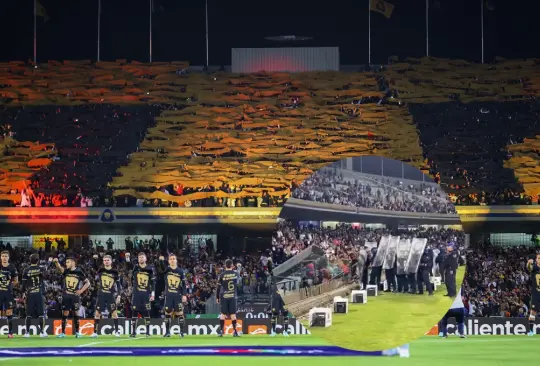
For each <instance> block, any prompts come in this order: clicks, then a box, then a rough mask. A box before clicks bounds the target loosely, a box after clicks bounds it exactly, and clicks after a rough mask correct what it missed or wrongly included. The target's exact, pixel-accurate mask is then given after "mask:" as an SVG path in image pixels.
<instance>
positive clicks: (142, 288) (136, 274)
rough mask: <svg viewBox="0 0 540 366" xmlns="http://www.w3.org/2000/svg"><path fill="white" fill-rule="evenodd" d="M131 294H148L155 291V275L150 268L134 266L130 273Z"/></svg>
mask: <svg viewBox="0 0 540 366" xmlns="http://www.w3.org/2000/svg"><path fill="white" fill-rule="evenodd" d="M132 275H133V277H132V282H133V292H134V293H135V292H142V293H146V294H150V293H152V292H154V291H155V289H156V274H155V271H154V268H153V267H151V266H146V267H141V266H139V265H136V266H135V268H133V272H132Z"/></svg>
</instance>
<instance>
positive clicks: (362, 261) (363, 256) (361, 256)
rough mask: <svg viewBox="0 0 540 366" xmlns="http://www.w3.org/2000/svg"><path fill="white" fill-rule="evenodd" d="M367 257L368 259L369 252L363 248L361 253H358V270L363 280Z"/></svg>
mask: <svg viewBox="0 0 540 366" xmlns="http://www.w3.org/2000/svg"><path fill="white" fill-rule="evenodd" d="M367 257H368V253H367V251H366V250H365V249H364V248H361V249H360V253H358V269H357V271H358V275H359V276H360V279H362V274H363V273H364V268H366V262H367Z"/></svg>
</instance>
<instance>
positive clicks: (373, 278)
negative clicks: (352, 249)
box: [369, 248, 382, 288]
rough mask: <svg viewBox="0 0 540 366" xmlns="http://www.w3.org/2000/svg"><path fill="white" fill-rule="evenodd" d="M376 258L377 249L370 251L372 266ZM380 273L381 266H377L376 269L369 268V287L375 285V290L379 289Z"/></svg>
mask: <svg viewBox="0 0 540 366" xmlns="http://www.w3.org/2000/svg"><path fill="white" fill-rule="evenodd" d="M376 256H377V248H373V249H371V264H373V261H375V258H376ZM381 272H382V265H381V266H377V267H371V273H370V276H369V284H370V285H376V286H377V288H379V284H380V283H381Z"/></svg>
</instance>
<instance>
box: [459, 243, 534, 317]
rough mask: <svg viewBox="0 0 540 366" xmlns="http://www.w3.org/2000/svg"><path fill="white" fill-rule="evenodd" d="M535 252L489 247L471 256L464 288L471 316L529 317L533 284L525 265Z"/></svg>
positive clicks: (523, 247)
mask: <svg viewBox="0 0 540 366" xmlns="http://www.w3.org/2000/svg"><path fill="white" fill-rule="evenodd" d="M535 249H536V248H534V247H527V246H522V247H498V246H492V245H488V246H485V247H482V248H475V250H474V252H472V251H471V252H470V255H468V256H467V258H468V260H467V274H466V277H465V280H464V282H463V287H462V291H463V296H464V298H465V299H466V301H465V307H466V308H467V310H468V312H469V315H470V316H475V317H489V316H502V317H526V316H527V315H528V311H529V308H528V306H529V304H530V300H531V281H530V278H529V274H528V272H527V269H526V267H525V265H526V263H527V260H528V259H531V258H533V257H534V254H535V252H536V250H535Z"/></svg>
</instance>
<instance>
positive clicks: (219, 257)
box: [0, 242, 271, 318]
mask: <svg viewBox="0 0 540 366" xmlns="http://www.w3.org/2000/svg"><path fill="white" fill-rule="evenodd" d="M195 247H196V248H195ZM212 248H213V247H212V246H198V245H197V246H195V245H193V246H190V245H187V246H185V247H184V249H183V250H181V251H178V252H177V253H178V254H179V266H180V267H181V268H182V269H183V270H184V274H185V289H186V293H187V298H188V303H187V304H186V305H185V311H186V313H187V314H202V313H205V311H206V307H205V303H206V301H207V300H208V299H209V298H210V297H212V296H214V295H215V291H216V289H217V285H218V284H217V277H218V275H219V273H220V272H221V270H222V269H223V267H224V262H225V259H227V258H232V259H233V260H234V262H235V265H236V268H237V270H238V271H239V274H240V276H241V283H240V284H239V295H243V294H244V293H245V294H248V293H249V294H256V293H265V294H267V293H268V287H267V283H268V280H267V278H268V277H269V273H270V271H271V269H270V268H269V267H268V261H267V257H266V256H264V255H263V256H261V254H245V255H242V256H225V255H224V254H223V253H220V252H214V250H213V249H212ZM2 249H8V250H9V251H10V252H11V255H10V263H12V264H14V265H15V266H16V267H17V269H18V272H19V275H21V274H22V273H23V271H24V269H25V268H26V267H27V266H28V265H29V264H28V257H29V256H30V254H31V253H33V252H36V251H35V250H25V249H23V248H20V247H17V246H15V247H14V248H13V247H12V246H11V245H10V244H9V243H5V244H4V243H2V244H0V250H2ZM77 249H78V250H76V251H74V253H75V257H76V258H77V262H78V266H79V267H80V268H82V269H83V271H84V272H85V274H86V275H87V277H88V278H89V279H90V280H91V283H92V284H91V287H90V288H89V290H88V291H87V292H86V293H84V294H83V295H82V297H81V300H82V307H81V310H80V315H81V316H82V317H93V314H94V310H95V309H94V306H95V296H96V295H97V293H96V286H95V278H96V274H97V270H98V269H99V268H100V267H101V266H102V258H103V256H104V255H105V254H109V255H111V256H112V257H113V267H114V268H116V269H117V270H118V271H119V272H120V275H121V279H120V282H121V285H122V292H121V294H120V295H121V302H120V305H119V307H118V310H119V314H120V315H121V316H127V317H130V316H131V307H130V300H131V292H132V288H131V287H132V285H131V279H130V276H131V270H132V269H133V266H134V264H135V263H136V261H137V254H138V253H139V251H145V253H147V257H148V263H149V264H151V265H153V266H155V268H156V274H157V283H156V300H155V301H154V303H153V304H152V316H153V317H160V316H161V315H162V314H161V308H162V307H161V303H162V301H163V298H162V297H161V296H160V294H161V292H162V290H163V288H164V282H163V276H161V274H163V273H164V270H165V269H166V267H167V251H165V252H162V251H160V250H159V244H158V245H157V247H154V248H152V246H151V244H150V243H149V242H147V243H146V244H145V243H143V244H141V245H140V246H139V247H138V248H137V249H138V250H134V251H132V252H131V253H130V252H128V251H126V250H113V251H105V250H103V247H102V246H90V245H87V246H85V247H83V248H77ZM68 250H69V249H68ZM37 253H39V255H40V258H41V262H40V264H41V265H43V266H47V267H49V268H50V270H49V271H47V277H46V279H45V287H46V308H47V313H48V316H49V317H53V318H54V317H60V316H61V314H60V310H61V309H60V304H61V294H62V282H61V275H60V274H59V273H58V271H56V270H55V269H54V267H53V266H51V263H50V262H49V259H50V258H53V257H54V258H58V260H59V262H60V264H62V265H65V260H66V256H67V255H68V251H67V250H66V251H58V250H57V249H56V248H51V250H50V251H47V250H44V249H39V251H38V252H37ZM69 253H70V254H71V253H72V252H69ZM15 296H16V303H17V314H18V315H19V316H23V315H24V314H23V312H24V304H23V301H22V297H21V293H20V292H19V290H18V287H16V288H15Z"/></svg>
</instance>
